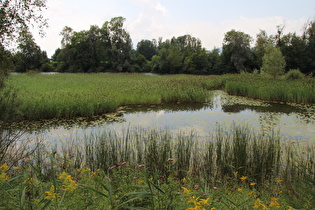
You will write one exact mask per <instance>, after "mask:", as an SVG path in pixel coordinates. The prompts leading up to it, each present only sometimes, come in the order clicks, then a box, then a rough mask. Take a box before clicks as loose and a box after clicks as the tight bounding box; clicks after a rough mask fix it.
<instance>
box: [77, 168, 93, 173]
mask: <svg viewBox="0 0 315 210" xmlns="http://www.w3.org/2000/svg"><path fill="white" fill-rule="evenodd" d="M77 171H78V172H79V173H84V172H89V171H91V169H89V168H79V169H77Z"/></svg>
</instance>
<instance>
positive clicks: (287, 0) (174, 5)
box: [34, 0, 315, 56]
mask: <svg viewBox="0 0 315 210" xmlns="http://www.w3.org/2000/svg"><path fill="white" fill-rule="evenodd" d="M47 5H48V9H47V10H46V11H44V16H45V17H47V18H48V19H49V21H48V23H49V28H47V29H46V36H45V37H44V38H40V37H39V36H37V35H36V34H35V33H34V37H35V38H36V42H37V43H38V44H39V45H40V47H41V49H42V50H45V51H47V53H48V55H49V56H51V55H52V54H53V53H54V51H55V49H57V48H58V47H60V40H61V37H60V36H59V33H60V31H61V30H62V28H63V27H64V26H69V27H71V28H73V29H74V30H75V31H80V30H87V29H89V27H90V25H98V26H101V25H102V24H103V23H104V22H105V21H108V20H110V19H111V18H113V17H117V16H123V17H125V18H126V22H125V28H126V29H127V31H128V32H129V33H130V35H131V38H132V40H133V44H134V45H135V46H136V44H137V42H138V41H140V40H141V39H150V40H152V39H158V38H159V37H163V39H164V40H165V39H169V38H172V37H173V36H181V35H185V34H190V35H192V36H195V37H197V38H199V39H200V40H201V41H202V44H203V46H204V47H205V48H207V49H209V50H211V49H213V48H214V47H221V46H222V42H223V38H224V34H225V33H226V32H227V31H229V30H232V29H235V30H239V31H243V32H245V33H247V34H249V35H251V36H252V38H255V37H256V34H257V33H259V30H260V29H262V30H266V31H267V33H268V34H275V33H276V26H277V25H283V24H285V33H289V32H296V33H297V34H301V31H302V28H303V26H304V24H305V23H306V22H307V21H308V20H314V19H315V1H314V0H264V1H262V0H260V1H256V0H229V1H228V0H221V1H219V0H194V1H185V0H181V1H180V0H47ZM253 44H254V43H253Z"/></svg>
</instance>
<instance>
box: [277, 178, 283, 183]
mask: <svg viewBox="0 0 315 210" xmlns="http://www.w3.org/2000/svg"><path fill="white" fill-rule="evenodd" d="M283 181H284V180H281V179H279V180H277V181H276V182H277V183H281V182H283Z"/></svg>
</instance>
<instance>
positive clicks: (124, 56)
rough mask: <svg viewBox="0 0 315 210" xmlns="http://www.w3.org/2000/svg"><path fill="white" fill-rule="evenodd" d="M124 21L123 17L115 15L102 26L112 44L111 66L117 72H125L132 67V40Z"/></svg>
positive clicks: (110, 52)
mask: <svg viewBox="0 0 315 210" xmlns="http://www.w3.org/2000/svg"><path fill="white" fill-rule="evenodd" d="M124 21H125V18H123V17H115V18H112V19H111V20H110V21H106V22H105V23H104V24H103V27H102V30H103V33H104V34H106V35H107V38H108V43H109V45H110V51H109V56H110V60H109V62H110V66H111V68H112V70H113V71H116V72H125V71H128V70H129V68H130V67H131V56H132V41H131V38H130V35H129V33H128V32H127V31H126V30H125V29H124V28H123V25H124Z"/></svg>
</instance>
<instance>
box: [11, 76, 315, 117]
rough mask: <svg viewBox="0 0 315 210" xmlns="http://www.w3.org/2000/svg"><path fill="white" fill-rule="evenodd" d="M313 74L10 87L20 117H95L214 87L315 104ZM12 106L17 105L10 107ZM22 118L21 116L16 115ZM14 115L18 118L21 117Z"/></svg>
mask: <svg viewBox="0 0 315 210" xmlns="http://www.w3.org/2000/svg"><path fill="white" fill-rule="evenodd" d="M314 82H315V81H314V79H313V78H309V77H307V78H305V79H303V80H293V81H291V80H289V81H288V80H280V79H279V80H274V79H271V78H270V79H268V78H265V77H263V76H261V75H253V74H241V75H224V76H189V75H168V76H167V75H164V76H149V75H143V74H103V73H99V74H55V75H42V74H20V75H12V76H11V77H10V79H9V80H8V81H7V85H8V86H12V87H14V88H15V89H16V90H17V98H16V99H14V101H15V102H16V101H18V102H19V103H18V104H17V105H19V108H18V111H17V112H15V113H16V114H18V113H20V117H19V119H25V120H40V119H51V118H58V119H62V118H66V119H69V118H74V117H79V116H84V117H91V116H94V115H101V114H104V113H106V112H115V111H116V109H117V108H118V107H120V106H123V105H137V104H143V105H146V104H161V103H179V102H181V103H184V102H205V101H206V100H207V99H209V97H210V92H209V90H213V89H224V90H225V91H227V92H228V93H229V94H234V95H240V96H248V97H251V98H255V99H262V100H267V101H281V102H293V103H306V104H307V103H314V102H315V98H314V96H315V85H314ZM10 107H12V106H10ZM16 117H17V118H18V116H16ZM16 117H15V118H16Z"/></svg>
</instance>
